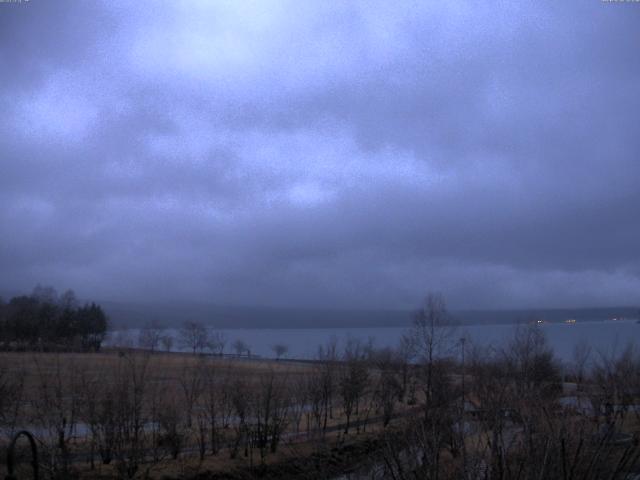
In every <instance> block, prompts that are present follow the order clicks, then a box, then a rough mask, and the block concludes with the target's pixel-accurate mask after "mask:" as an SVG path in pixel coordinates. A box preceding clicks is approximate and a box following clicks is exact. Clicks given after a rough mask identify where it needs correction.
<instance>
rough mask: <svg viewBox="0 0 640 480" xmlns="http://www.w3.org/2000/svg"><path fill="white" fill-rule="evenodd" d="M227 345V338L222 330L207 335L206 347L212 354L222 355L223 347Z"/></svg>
mask: <svg viewBox="0 0 640 480" xmlns="http://www.w3.org/2000/svg"><path fill="white" fill-rule="evenodd" d="M226 345H227V338H226V337H225V335H224V333H222V332H218V331H215V332H212V333H211V335H209V342H208V344H207V347H208V348H209V350H210V351H211V353H213V354H214V355H219V356H222V355H223V354H224V347H225V346H226Z"/></svg>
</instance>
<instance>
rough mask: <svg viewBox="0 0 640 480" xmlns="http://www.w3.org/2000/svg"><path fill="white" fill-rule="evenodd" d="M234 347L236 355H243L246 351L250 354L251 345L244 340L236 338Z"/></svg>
mask: <svg viewBox="0 0 640 480" xmlns="http://www.w3.org/2000/svg"><path fill="white" fill-rule="evenodd" d="M233 349H234V350H235V351H236V355H237V356H239V357H241V356H242V355H243V354H244V353H247V355H248V354H249V345H247V344H246V343H245V342H244V340H240V339H238V340H236V341H235V342H233Z"/></svg>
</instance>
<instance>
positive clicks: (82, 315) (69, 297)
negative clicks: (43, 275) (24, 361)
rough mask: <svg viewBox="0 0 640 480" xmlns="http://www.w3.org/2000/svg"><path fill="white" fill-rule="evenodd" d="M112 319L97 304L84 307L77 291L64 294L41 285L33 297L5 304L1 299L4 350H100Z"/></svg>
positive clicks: (0, 345) (0, 343) (0, 340)
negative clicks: (109, 319)
mask: <svg viewBox="0 0 640 480" xmlns="http://www.w3.org/2000/svg"><path fill="white" fill-rule="evenodd" d="M107 328H108V318H107V316H106V314H105V313H104V311H103V310H102V307H100V305H98V304H96V303H93V302H92V303H86V304H83V305H80V303H79V302H78V300H77V298H76V296H75V294H74V292H73V291H72V290H67V291H66V292H64V293H63V294H62V295H58V294H57V292H56V291H55V290H54V289H53V288H51V287H41V286H37V287H36V288H35V289H34V290H33V292H32V294H31V295H20V296H16V297H13V298H11V299H10V300H9V301H8V302H7V303H5V302H4V301H3V300H2V299H1V298H0V348H1V349H3V350H40V351H50V350H58V351H68V350H81V351H91V350H93V351H98V350H99V349H100V347H101V345H102V342H103V340H104V338H105V336H106V333H107Z"/></svg>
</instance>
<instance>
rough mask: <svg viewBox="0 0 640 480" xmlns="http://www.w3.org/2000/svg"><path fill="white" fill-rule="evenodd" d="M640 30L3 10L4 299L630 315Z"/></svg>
mask: <svg viewBox="0 0 640 480" xmlns="http://www.w3.org/2000/svg"><path fill="white" fill-rule="evenodd" d="M639 22H640V8H637V7H636V6H635V5H633V4H619V3H612V4H608V3H601V2H570V3H566V2H562V3H561V2H542V3H538V4H536V5H535V6H533V5H528V6H520V5H500V6H495V5H494V6H490V7H489V6H487V7H483V6H475V5H473V6H471V5H467V6H465V7H464V8H462V7H460V6H457V7H454V6H450V5H444V4H443V5H426V6H425V5H421V4H413V3H411V4H410V3H407V4H404V5H400V6H398V5H390V4H387V3H385V2H381V3H379V4H376V5H373V4H343V5H337V4H322V3H312V2H305V3H304V4H300V3H299V2H294V3H286V2H278V3H267V2H261V3H259V4H242V3H237V2H230V3H215V4H211V3H209V2H195V1H194V2H188V3H187V2H184V3H183V2H165V3H154V4H153V8H152V5H151V4H150V3H146V2H139V3H138V4H135V5H134V4H127V3H119V2H104V3H91V4H89V3H82V4H80V3H77V2H60V3H58V2H56V3H55V8H54V4H53V3H52V2H44V1H37V0H32V1H30V2H23V3H21V4H3V5H0V27H2V28H0V62H1V69H0V81H1V82H2V86H3V89H2V92H1V93H0V106H2V108H3V112H4V114H3V116H2V117H0V152H1V158H0V162H1V167H2V175H1V176H0V201H1V203H0V222H1V224H2V225H3V235H2V240H1V241H0V267H1V271H2V278H0V289H3V290H11V291H13V290H16V289H28V288H30V287H31V286H32V285H33V284H35V283H38V282H40V283H51V284H54V285H56V286H59V288H64V287H66V286H71V287H74V288H76V289H77V290H78V292H79V293H80V294H81V295H85V296H91V297H97V298H120V299H133V298H145V299H150V298H157V297H158V296H161V297H163V298H169V299H192V300H207V301H215V302H219V303H242V304H280V305H297V306H299V305H324V306H363V305H367V306H372V305H373V306H385V307H406V306H412V305H414V304H416V303H417V302H418V301H419V298H420V296H421V295H422V294H423V293H424V292H425V291H426V290H427V289H435V290H440V291H443V292H444V293H445V294H446V295H447V296H448V298H449V299H450V303H452V304H453V305H455V306H459V307H473V306H480V307H481V306H529V305H539V304H545V305H570V304H571V305H578V304H581V305H590V304H598V303H637V302H638V301H639V300H640V298H639V296H638V295H640V294H638V292H639V291H640V260H639V259H638V256H637V247H636V246H637V245H638V240H640V222H638V221H637V211H638V207H640V193H638V192H639V191H640V190H638V188H637V180H638V178H640V162H638V161H637V158H638V154H639V153H640V140H639V139H640V135H639V133H640V132H638V126H637V125H639V124H640V123H639V122H638V118H637V116H638V111H640V60H638V57H637V49H636V46H637V45H638V44H640V29H638V28H637V26H638V25H639V24H640V23H639Z"/></svg>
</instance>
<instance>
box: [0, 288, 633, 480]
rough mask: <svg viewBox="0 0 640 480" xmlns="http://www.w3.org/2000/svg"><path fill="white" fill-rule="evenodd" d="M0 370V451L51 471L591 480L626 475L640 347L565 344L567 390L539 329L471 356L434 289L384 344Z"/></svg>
mask: <svg viewBox="0 0 640 480" xmlns="http://www.w3.org/2000/svg"><path fill="white" fill-rule="evenodd" d="M0 366H1V367H0V428H2V434H3V438H4V440H3V445H4V447H6V444H7V443H6V442H7V441H8V439H9V438H10V437H11V436H12V434H13V433H14V432H15V431H16V430H18V429H19V428H24V427H26V428H28V429H29V430H31V431H32V432H34V433H35V435H36V437H37V438H38V442H39V448H40V451H41V459H40V460H41V470H42V473H43V474H44V476H46V478H73V477H83V478H113V477H118V478H123V479H125V478H127V479H130V478H161V477H165V478H166V477H170V478H171V477H173V478H196V477H197V478H227V479H229V478H238V479H239V478H254V477H263V478H331V476H333V475H337V474H338V473H340V472H342V471H346V470H354V469H355V470H360V473H359V475H361V477H357V476H355V475H357V474H356V473H354V474H353V475H354V476H353V477H352V478H392V479H442V480H447V479H452V480H453V479H483V478H487V479H540V478H545V479H563V480H566V479H585V480H590V479H623V478H633V477H631V475H632V474H634V472H637V470H638V456H639V454H640V451H639V449H638V438H639V431H640V428H639V422H640V408H639V407H638V404H640V398H639V397H640V355H638V352H637V351H635V350H634V349H633V348H629V349H627V350H625V351H623V352H618V353H617V354H616V355H613V356H608V357H607V356H604V355H598V356H594V355H590V354H589V352H588V351H587V350H586V349H581V350H579V351H576V355H575V359H574V362H573V364H572V365H571V366H570V367H571V368H570V369H567V368H566V367H565V376H567V377H568V378H565V379H564V381H563V379H562V378H561V369H560V367H559V366H558V365H557V363H556V361H555V360H554V357H553V353H552V352H551V350H550V349H549V348H548V346H547V343H546V340H545V338H544V336H543V334H542V331H541V330H540V329H539V328H537V327H535V326H527V327H525V328H522V329H519V330H518V331H517V333H516V334H515V336H514V338H512V339H511V341H510V342H509V343H508V345H506V346H505V348H502V349H499V350H495V349H489V350H486V349H479V348H476V347H474V346H473V345H471V344H470V342H468V341H465V340H464V339H459V338H457V337H456V333H455V329H454V328H452V326H451V325H450V324H449V322H448V317H447V315H446V310H445V308H444V302H443V300H442V299H441V298H440V297H438V296H430V297H429V298H428V299H427V302H426V304H425V307H424V308H423V309H422V310H421V311H420V312H419V313H418V315H417V316H416V319H415V323H414V327H413V328H412V330H411V331H410V332H408V334H407V336H406V338H405V339H404V341H403V342H402V343H401V345H399V346H398V348H397V349H395V350H376V349H375V348H373V347H372V345H370V344H364V343H361V342H358V341H355V340H353V341H350V342H348V343H347V344H346V345H344V346H342V348H340V349H339V348H338V346H337V345H336V344H335V343H329V344H327V345H323V346H322V347H320V348H319V350H318V354H317V358H316V361H315V362H293V361H282V360H280V361H276V360H271V361H267V360H264V361H260V362H258V361H253V360H248V359H239V358H235V359H224V358H221V357H218V356H213V355H203V354H178V353H157V352H155V353H151V352H150V351H142V350H133V349H120V350H118V349H115V350H112V351H106V352H103V353H93V354H91V353H42V352H41V353H2V354H0ZM567 380H569V381H567ZM366 457H369V458H370V460H365V458H366ZM3 474H4V472H0V475H3Z"/></svg>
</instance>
